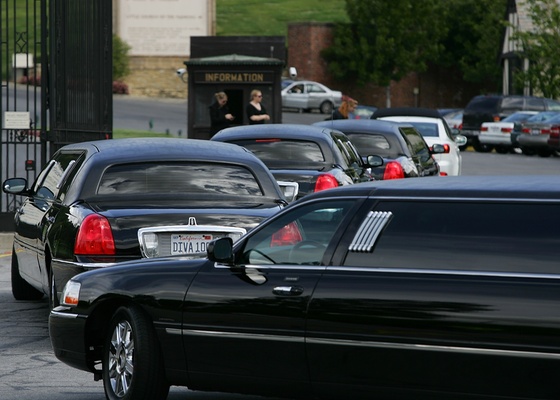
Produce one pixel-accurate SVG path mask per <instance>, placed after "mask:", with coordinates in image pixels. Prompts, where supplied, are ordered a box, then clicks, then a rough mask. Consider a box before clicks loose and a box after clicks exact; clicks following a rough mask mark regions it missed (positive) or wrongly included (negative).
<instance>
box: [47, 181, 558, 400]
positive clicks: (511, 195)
mask: <svg viewBox="0 0 560 400" xmlns="http://www.w3.org/2000/svg"><path fill="white" fill-rule="evenodd" d="M559 206H560V177H557V176H556V177H553V176H536V177H535V178H534V179H530V180H528V179H526V178H525V177H504V176H499V177H472V176H458V177H455V176H452V177H446V178H436V177H434V178H423V179H396V180H389V181H381V182H368V183H363V184H359V185H350V186H345V187H340V188H335V189H332V190H325V191H321V192H318V193H313V194H310V195H309V196H306V197H305V198H303V199H301V200H299V201H297V202H294V203H292V204H291V205H290V206H289V207H286V208H285V209H284V210H282V211H280V212H279V213H277V214H276V215H274V216H272V217H271V218H269V219H268V220H267V221H264V222H263V223H262V224H261V225H259V226H258V227H256V228H255V229H253V230H252V231H251V232H248V233H247V234H246V235H245V236H244V237H242V238H241V239H240V240H238V241H237V242H236V243H235V244H232V239H231V238H220V239H217V240H216V241H214V242H213V243H212V244H210V245H209V246H208V258H206V259H196V260H193V259H185V258H177V257H175V258H165V259H163V258H158V259H144V260H139V261H135V262H130V263H125V264H121V265H120V266H116V267H113V268H106V269H100V270H95V271H90V272H85V273H83V274H80V275H78V276H76V277H74V278H73V279H72V280H71V281H70V282H69V283H68V284H67V286H66V288H65V290H64V292H63V295H62V297H61V305H60V306H58V307H56V308H55V309H53V310H52V311H51V313H50V316H49V332H50V338H51V343H52V346H53V349H54V354H55V356H56V357H57V358H58V359H60V360H61V361H63V362H65V363H67V364H69V365H71V366H72V367H75V368H78V369H81V370H85V371H88V372H90V373H92V374H93V377H94V378H95V379H102V380H103V385H104V388H105V392H106V395H107V398H108V399H111V400H116V399H128V400H138V399H149V400H161V399H165V398H166V396H167V393H168V390H169V387H170V385H181V386H187V387H189V388H190V389H191V390H195V391H196V390H200V391H221V392H237V393H254V394H260V395H272V396H275V397H281V396H290V397H297V398H301V399H327V398H328V399H336V400H340V399H348V398H350V399H352V400H357V399H367V400H370V399H378V398H379V399H407V400H408V399H414V400H416V399H429V400H434V399H442V400H456V399H467V398H468V399H475V398H476V399H482V398H484V399H486V400H490V399H500V400H504V399H517V400H520V399H525V400H528V399H539V400H545V399H546V400H557V399H559V398H560V385H558V370H559V368H560V339H559V338H560V307H559V304H560V279H559V278H560V275H559V273H558V244H559V241H560V235H559V234H558V226H559V225H560V213H558V212H557V210H558V207H559ZM512 216H515V217H514V218H513V217H512ZM535 220H538V221H539V223H538V224H535V223H534V221H535ZM519 227H522V229H520V228H519ZM187 397H188V396H187Z"/></svg>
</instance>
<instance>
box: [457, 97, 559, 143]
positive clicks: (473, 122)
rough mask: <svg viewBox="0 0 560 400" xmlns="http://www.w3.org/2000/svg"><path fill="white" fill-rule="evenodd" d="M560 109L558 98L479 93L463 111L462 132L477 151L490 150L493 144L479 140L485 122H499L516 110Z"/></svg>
mask: <svg viewBox="0 0 560 400" xmlns="http://www.w3.org/2000/svg"><path fill="white" fill-rule="evenodd" d="M547 110H551V111H560V103H559V102H557V101H556V100H552V99H546V98H542V97H534V96H519V95H499V94H496V95H479V96H475V97H473V98H472V99H471V100H470V101H469V103H468V104H467V106H466V107H465V110H464V111H463V126H462V128H461V133H462V134H463V135H465V136H466V137H467V139H468V143H469V144H470V145H472V146H473V147H474V149H475V150H476V151H480V152H488V151H491V150H492V146H490V145H487V144H482V143H480V141H479V140H478V136H479V135H480V127H481V126H482V123H484V122H498V121H501V120H502V119H504V118H505V117H507V116H508V115H510V114H513V113H514V112H516V111H547Z"/></svg>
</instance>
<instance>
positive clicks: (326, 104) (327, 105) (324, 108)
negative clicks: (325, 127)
mask: <svg viewBox="0 0 560 400" xmlns="http://www.w3.org/2000/svg"><path fill="white" fill-rule="evenodd" d="M319 110H320V111H321V114H330V113H332V110H333V104H332V103H331V102H330V101H323V102H322V103H321V105H320V106H319Z"/></svg>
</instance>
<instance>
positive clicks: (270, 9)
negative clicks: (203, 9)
mask: <svg viewBox="0 0 560 400" xmlns="http://www.w3.org/2000/svg"><path fill="white" fill-rule="evenodd" d="M345 7H346V1H345V0H216V26H217V28H216V30H217V32H216V34H217V35H218V36H246V35H252V36H286V35H287V34H288V24H289V23H292V22H348V16H347V15H346V8H345Z"/></svg>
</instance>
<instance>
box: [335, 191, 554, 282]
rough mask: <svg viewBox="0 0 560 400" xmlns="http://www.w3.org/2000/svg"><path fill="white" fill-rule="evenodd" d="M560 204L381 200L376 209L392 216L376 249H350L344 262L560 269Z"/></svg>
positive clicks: (381, 265)
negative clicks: (558, 250)
mask: <svg viewBox="0 0 560 400" xmlns="http://www.w3.org/2000/svg"><path fill="white" fill-rule="evenodd" d="M557 207H558V206H557V205H544V204H541V205H535V206H534V207H528V206H527V205H526V204H525V205H520V204H503V203H501V204H499V203H496V204H484V205H480V204H476V203H460V202H452V203H444V202H414V203H410V202H398V201H395V202H389V201H382V202H380V204H379V205H378V206H377V207H376V208H375V209H376V211H390V212H391V213H392V214H393V217H392V220H391V221H390V222H388V223H387V226H386V228H385V230H384V231H383V233H381V235H380V236H379V239H378V240H377V242H376V243H375V247H374V249H373V252H357V251H349V252H348V254H347V256H346V260H345V262H344V265H348V266H362V267H372V268H413V269H417V268H421V269H439V270H451V269H453V270H466V271H473V270H474V271H489V272H496V271H497V272H527V271H530V272H532V273H558V260H557V258H558V257H557V254H556V252H555V251H554V250H553V249H557V248H558V246H560V239H559V238H558V236H557V235H552V234H551V232H556V231H557V229H558V226H559V225H558V224H560V213H558V212H556V211H555V210H556V208H557ZM449 216H453V217H452V218H449ZM512 216H516V217H515V218H514V217H512ZM535 221H539V223H538V224H537V223H535ZM528 266H530V269H528Z"/></svg>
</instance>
